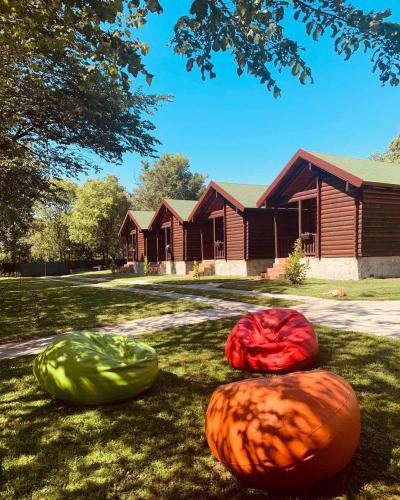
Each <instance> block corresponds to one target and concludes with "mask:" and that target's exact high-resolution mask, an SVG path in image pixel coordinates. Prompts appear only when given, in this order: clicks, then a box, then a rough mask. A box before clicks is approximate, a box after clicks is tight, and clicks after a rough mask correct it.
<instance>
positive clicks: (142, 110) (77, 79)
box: [0, 0, 160, 176]
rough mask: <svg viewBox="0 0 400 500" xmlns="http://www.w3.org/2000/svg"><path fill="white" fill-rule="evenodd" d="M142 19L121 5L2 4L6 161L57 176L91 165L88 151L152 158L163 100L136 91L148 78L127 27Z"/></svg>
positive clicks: (27, 0)
mask: <svg viewBox="0 0 400 500" xmlns="http://www.w3.org/2000/svg"><path fill="white" fill-rule="evenodd" d="M134 3H135V2H133V4H134ZM149 3H151V2H149ZM146 12H147V9H146V8H145V9H144V10H143V13H146ZM141 15H142V14H141V13H140V12H139V10H138V9H137V8H136V7H134V6H133V5H130V4H129V5H128V3H127V2H122V1H118V0H114V1H111V2H104V1H103V0H90V1H88V2H81V1H78V0H54V1H47V0H6V1H2V2H0V101H1V103H2V105H1V107H0V155H1V156H0V161H4V158H15V157H20V158H21V159H23V160H24V161H25V162H31V163H32V162H35V161H39V162H40V164H41V165H42V167H43V168H47V169H48V172H46V174H47V175H50V174H51V175H53V176H54V175H55V176H59V175H61V174H65V173H67V174H69V175H74V174H76V173H78V172H81V171H84V170H87V168H88V167H89V166H91V167H93V166H94V165H92V164H91V163H90V162H89V161H88V159H87V158H86V157H85V156H84V151H85V150H90V151H91V152H93V153H96V154H97V155H99V156H100V157H102V158H103V159H105V160H107V161H110V162H118V161H121V159H122V155H123V153H124V152H138V153H140V154H142V155H152V154H153V153H154V151H155V147H156V145H157V144H158V141H157V140H156V139H155V138H154V137H153V135H152V131H153V129H154V126H153V124H152V123H151V122H150V121H149V120H148V115H149V114H150V113H151V112H152V111H154V110H155V109H156V108H157V106H158V103H159V100H160V97H159V96H156V95H145V94H144V93H143V92H142V91H141V90H136V91H132V90H131V85H130V84H131V81H130V78H131V77H135V76H137V75H138V73H139V72H141V73H144V74H145V75H146V77H147V79H148V81H149V82H150V79H151V75H149V74H148V72H147V70H146V69H145V67H144V65H143V64H142V62H141V56H142V55H143V54H145V53H146V52H147V50H148V49H147V46H146V45H145V44H143V43H142V42H141V41H139V40H135V39H134V37H133V34H132V32H131V31H130V30H131V28H132V27H134V22H135V19H136V17H138V16H139V17H138V19H140V16H141Z"/></svg>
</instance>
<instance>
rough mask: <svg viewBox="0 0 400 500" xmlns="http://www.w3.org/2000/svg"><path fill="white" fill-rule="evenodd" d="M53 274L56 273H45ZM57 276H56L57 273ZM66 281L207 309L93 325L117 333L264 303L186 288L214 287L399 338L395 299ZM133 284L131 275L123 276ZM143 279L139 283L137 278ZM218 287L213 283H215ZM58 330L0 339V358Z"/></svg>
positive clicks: (321, 320)
mask: <svg viewBox="0 0 400 500" xmlns="http://www.w3.org/2000/svg"><path fill="white" fill-rule="evenodd" d="M49 279H55V280H56V279H57V278H49ZM57 280H58V279H57ZM68 282H69V283H73V284H76V285H80V286H87V287H94V288H105V289H107V290H113V291H115V292H118V291H119V292H128V293H135V294H142V295H153V296H159V297H166V298H170V299H175V300H186V301H190V302H195V303H201V304H207V305H210V306H212V307H213V309H198V310H194V311H186V312H180V313H175V314H164V315H161V316H155V317H150V318H143V319H138V320H132V321H127V322H125V323H122V324H120V325H114V326H107V327H103V328H97V329H95V330H96V331H105V332H113V333H119V334H122V335H138V334H140V333H145V332H152V331H157V330H162V329H165V328H177V327H182V326H185V325H192V324H197V323H201V322H204V321H212V320H216V319H221V318H228V317H232V316H237V315H241V314H244V313H245V312H255V311H259V310H262V309H266V306H260V305H255V304H249V303H245V302H239V301H231V300H223V299H217V298H212V297H202V296H197V295H193V294H190V289H194V288H196V289H200V290H217V291H220V292H224V293H234V294H236V295H246V296H263V297H273V298H280V299H287V300H295V301H297V302H298V305H296V306H295V308H296V310H298V311H300V312H301V313H303V314H304V315H305V316H306V317H307V318H308V319H309V320H310V321H311V322H313V323H317V324H321V325H325V326H329V327H333V328H338V329H342V330H350V331H354V332H361V333H365V332H370V333H374V334H376V335H382V336H385V337H392V338H396V339H400V301H398V300H387V301H375V300H374V301H372V300H370V301H361V300H353V301H339V300H329V299H320V298H316V297H304V296H300V295H286V294H272V293H266V292H262V293H259V292H254V291H247V290H236V289H230V288H223V287H221V286H218V285H219V284H215V283H213V284H201V283H198V284H193V285H179V284H176V285H175V284H174V285H171V284H165V285H163V284H160V283H154V282H152V284H154V285H157V286H161V287H162V286H170V287H171V286H173V287H175V288H177V287H179V288H181V289H189V293H181V292H171V291H167V290H149V289H144V288H133V287H127V286H113V285H108V284H105V283H103V282H101V283H89V282H83V281H79V280H77V279H68ZM126 282H127V283H129V284H133V282H132V281H129V280H126ZM140 284H143V283H140ZM217 287H218V288H217ZM58 337H60V335H55V336H50V337H46V338H42V339H36V340H28V341H26V342H22V343H7V344H0V359H9V358H16V357H19V356H26V355H31V354H36V353H38V352H40V351H41V350H42V349H43V348H44V347H45V346H46V345H48V344H50V343H51V342H52V341H53V340H55V339H56V338H58Z"/></svg>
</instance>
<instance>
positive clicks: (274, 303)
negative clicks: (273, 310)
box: [114, 282, 298, 307]
mask: <svg viewBox="0 0 400 500" xmlns="http://www.w3.org/2000/svg"><path fill="white" fill-rule="evenodd" d="M114 283H115V285H116V286H118V282H114ZM169 285H170V286H162V287H160V286H157V285H136V286H135V285H126V284H121V286H132V287H135V288H137V287H140V288H143V289H144V290H145V289H146V288H147V289H149V290H162V291H164V292H166V291H171V292H177V293H185V294H190V295H197V296H200V297H209V298H212V299H222V300H233V301H237V302H245V303H247V304H256V305H259V306H266V307H291V306H294V305H296V304H297V303H298V302H294V301H289V300H284V299H276V298H274V297H271V298H269V297H262V296H260V295H257V292H255V293H254V295H251V296H250V295H242V294H240V293H237V294H235V293H230V292H223V291H218V289H216V290H196V289H194V288H184V287H180V286H179V282H175V283H174V285H172V284H169Z"/></svg>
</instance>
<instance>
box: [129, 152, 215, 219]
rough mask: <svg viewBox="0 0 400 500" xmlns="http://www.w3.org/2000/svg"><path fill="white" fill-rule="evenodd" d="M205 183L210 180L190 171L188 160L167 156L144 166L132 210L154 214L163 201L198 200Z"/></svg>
mask: <svg viewBox="0 0 400 500" xmlns="http://www.w3.org/2000/svg"><path fill="white" fill-rule="evenodd" d="M205 180H206V176H204V175H202V174H200V173H199V172H194V173H192V172H191V171H190V169H189V159H188V158H186V156H184V155H182V154H170V153H165V154H163V155H162V156H161V158H160V159H159V160H156V161H154V162H153V163H152V164H151V163H149V162H147V161H145V162H143V168H142V172H141V174H140V176H139V181H138V186H137V188H136V189H135V190H134V191H133V193H132V206H133V208H134V209H135V210H154V209H155V208H156V207H157V205H158V204H159V202H160V199H161V198H175V199H179V200H197V199H198V197H199V196H200V194H201V192H202V191H203V189H204V182H205Z"/></svg>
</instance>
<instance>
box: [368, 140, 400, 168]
mask: <svg viewBox="0 0 400 500" xmlns="http://www.w3.org/2000/svg"><path fill="white" fill-rule="evenodd" d="M370 158H371V160H377V161H388V162H392V163H400V135H397V136H396V137H395V138H394V139H393V140H392V141H391V142H390V144H389V145H388V147H387V148H386V150H385V151H384V152H383V153H380V152H376V153H373V154H372V155H371V156H370Z"/></svg>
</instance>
